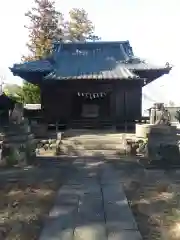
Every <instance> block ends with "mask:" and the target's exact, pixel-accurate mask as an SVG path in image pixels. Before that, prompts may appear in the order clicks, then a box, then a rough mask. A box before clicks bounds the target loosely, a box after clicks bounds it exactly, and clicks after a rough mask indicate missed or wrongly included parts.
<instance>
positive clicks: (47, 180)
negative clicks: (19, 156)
mask: <svg viewBox="0 0 180 240" xmlns="http://www.w3.org/2000/svg"><path fill="white" fill-rule="evenodd" d="M45 163H46V164H44V166H41V167H34V168H30V169H27V170H4V171H1V172H0V196H1V198H0V239H1V240H35V239H38V236H39V234H40V231H41V228H42V225H43V222H44V220H45V217H46V215H47V214H48V213H49V210H50V208H51V207H52V205H53V202H54V197H55V194H56V191H57V190H58V189H59V187H60V186H61V185H62V184H63V183H64V181H65V179H66V175H67V171H66V167H60V168H59V167H58V166H57V164H56V165H55V164H48V161H47V160H46V161H45ZM41 165H43V164H41ZM53 166H54V167H53Z"/></svg>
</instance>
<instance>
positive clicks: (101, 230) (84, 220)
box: [39, 161, 142, 240]
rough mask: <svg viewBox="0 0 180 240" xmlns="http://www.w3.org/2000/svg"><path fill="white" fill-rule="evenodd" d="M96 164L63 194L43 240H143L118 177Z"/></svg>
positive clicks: (72, 181)
mask: <svg viewBox="0 0 180 240" xmlns="http://www.w3.org/2000/svg"><path fill="white" fill-rule="evenodd" d="M93 164H94V169H93V167H92V166H91V171H87V169H86V168H84V167H82V166H81V167H80V169H79V171H77V172H76V174H73V175H71V178H70V179H69V181H68V182H67V184H65V185H64V186H63V187H62V188H61V189H60V190H59V192H58V194H57V199H56V201H55V206H54V208H53V209H52V211H51V212H50V214H49V217H48V219H47V221H46V225H45V228H44V230H43V232H42V235H41V237H40V239H39V240H142V238H141V235H140V233H139V232H138V230H137V224H136V222H135V220H134V217H133V215H132V212H131V210H130V207H129V205H128V201H127V198H126V195H125V193H124V190H123V185H122V183H121V182H120V177H118V173H117V172H115V171H114V169H113V168H111V167H110V165H109V164H104V165H103V167H102V166H100V168H101V169H98V168H97V166H96V162H95V161H94V163H93ZM87 166H88V167H89V165H88V164H87ZM99 170H100V171H99ZM89 172H92V173H93V172H96V173H97V176H96V177H89Z"/></svg>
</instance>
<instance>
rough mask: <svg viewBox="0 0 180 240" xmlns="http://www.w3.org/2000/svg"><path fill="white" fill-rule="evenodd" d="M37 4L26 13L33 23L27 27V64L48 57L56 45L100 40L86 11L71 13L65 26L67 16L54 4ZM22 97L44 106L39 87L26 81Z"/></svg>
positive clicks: (37, 1) (49, 1) (48, 1)
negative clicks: (67, 41) (58, 43)
mask: <svg viewBox="0 0 180 240" xmlns="http://www.w3.org/2000/svg"><path fill="white" fill-rule="evenodd" d="M34 1H35V7H33V8H32V9H31V10H30V11H28V12H27V13H26V14H25V16H27V17H28V18H29V20H30V24H29V25H28V26H26V28H27V29H28V31H29V41H28V43H27V47H28V50H29V53H30V54H29V56H23V58H22V60H23V61H29V60H39V59H43V58H46V57H47V56H48V55H49V54H50V53H51V51H52V44H53V42H57V41H66V40H69V41H86V40H97V39H99V38H98V37H97V36H95V35H94V26H93V24H92V22H91V21H90V20H89V19H88V14H87V13H86V11H85V10H84V9H77V8H74V9H72V10H71V11H70V12H69V15H70V20H69V21H67V22H66V23H65V21H64V18H63V14H62V13H60V12H59V11H57V10H56V9H55V2H54V1H52V0H34ZM22 95H23V96H22V98H23V101H24V103H40V89H39V87H38V86H35V85H32V84H30V83H27V82H24V85H23V88H22Z"/></svg>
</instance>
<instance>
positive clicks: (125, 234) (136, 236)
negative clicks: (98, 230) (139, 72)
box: [107, 230, 143, 240]
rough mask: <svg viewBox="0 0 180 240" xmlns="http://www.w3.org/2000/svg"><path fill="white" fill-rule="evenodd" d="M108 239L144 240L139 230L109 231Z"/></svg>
mask: <svg viewBox="0 0 180 240" xmlns="http://www.w3.org/2000/svg"><path fill="white" fill-rule="evenodd" d="M107 240H143V239H142V236H141V234H140V233H139V231H127V230H123V231H115V232H113V231H112V232H110V233H108V238H107Z"/></svg>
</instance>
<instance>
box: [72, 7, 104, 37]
mask: <svg viewBox="0 0 180 240" xmlns="http://www.w3.org/2000/svg"><path fill="white" fill-rule="evenodd" d="M69 16H70V20H69V21H68V22H67V28H68V34H69V40H70V41H87V40H93V41H94V40H99V39H100V38H99V37H98V36H96V35H95V34H94V25H93V23H92V21H91V20H89V18H88V13H87V12H86V11H85V10H84V9H78V8H73V9H72V10H71V11H70V12H69Z"/></svg>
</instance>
